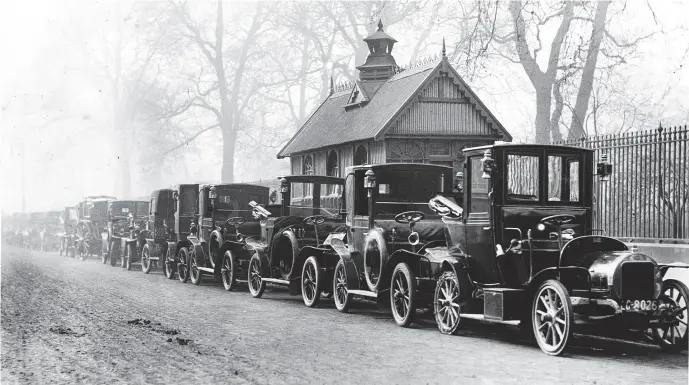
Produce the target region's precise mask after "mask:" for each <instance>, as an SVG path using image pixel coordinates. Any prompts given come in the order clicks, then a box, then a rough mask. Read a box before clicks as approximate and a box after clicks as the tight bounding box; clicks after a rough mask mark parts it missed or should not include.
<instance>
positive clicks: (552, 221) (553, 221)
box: [541, 214, 577, 226]
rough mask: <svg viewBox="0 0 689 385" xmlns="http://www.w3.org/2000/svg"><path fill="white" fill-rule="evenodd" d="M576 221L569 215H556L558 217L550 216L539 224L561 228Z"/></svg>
mask: <svg viewBox="0 0 689 385" xmlns="http://www.w3.org/2000/svg"><path fill="white" fill-rule="evenodd" d="M575 219H577V218H576V217H575V216H574V215H570V214H558V215H551V216H549V217H545V218H543V219H541V223H543V224H544V225H549V226H562V225H564V224H566V223H570V222H572V221H574V220H575Z"/></svg>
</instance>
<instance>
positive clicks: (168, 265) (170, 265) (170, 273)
mask: <svg viewBox="0 0 689 385" xmlns="http://www.w3.org/2000/svg"><path fill="white" fill-rule="evenodd" d="M176 266H177V259H176V258H175V257H172V261H170V247H169V246H168V248H167V249H166V250H165V260H164V261H163V273H164V274H165V277H167V279H174V278H175V270H176V269H175V267H176Z"/></svg>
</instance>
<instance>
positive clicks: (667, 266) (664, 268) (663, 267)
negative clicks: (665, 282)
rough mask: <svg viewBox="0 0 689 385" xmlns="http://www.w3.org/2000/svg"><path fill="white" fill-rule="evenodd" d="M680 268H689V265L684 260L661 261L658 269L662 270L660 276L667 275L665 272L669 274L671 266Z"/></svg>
mask: <svg viewBox="0 0 689 385" xmlns="http://www.w3.org/2000/svg"><path fill="white" fill-rule="evenodd" d="M674 267H676V268H678V269H689V265H688V264H686V263H684V262H672V263H659V264H658V270H659V271H660V276H661V277H665V274H667V271H668V270H669V269H670V268H674Z"/></svg>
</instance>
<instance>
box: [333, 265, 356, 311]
mask: <svg viewBox="0 0 689 385" xmlns="http://www.w3.org/2000/svg"><path fill="white" fill-rule="evenodd" d="M333 293H335V295H334V296H333V298H335V308H336V309H337V311H339V312H342V313H346V312H348V311H349V307H350V306H351V304H352V295H351V294H349V291H348V289H347V270H346V268H345V265H344V261H343V260H341V259H340V260H339V261H338V262H337V266H335V275H334V279H333Z"/></svg>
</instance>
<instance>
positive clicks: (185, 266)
mask: <svg viewBox="0 0 689 385" xmlns="http://www.w3.org/2000/svg"><path fill="white" fill-rule="evenodd" d="M177 278H179V280H180V282H182V283H185V282H187V281H188V280H189V250H188V249H187V248H186V247H182V248H181V249H180V250H179V258H178V262H177Z"/></svg>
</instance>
